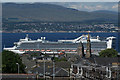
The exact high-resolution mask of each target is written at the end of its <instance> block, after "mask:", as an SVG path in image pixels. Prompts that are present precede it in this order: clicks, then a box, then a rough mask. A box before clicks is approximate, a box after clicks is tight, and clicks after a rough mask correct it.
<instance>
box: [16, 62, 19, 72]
mask: <svg viewBox="0 0 120 80" xmlns="http://www.w3.org/2000/svg"><path fill="white" fill-rule="evenodd" d="M16 64H17V65H18V74H19V63H16Z"/></svg>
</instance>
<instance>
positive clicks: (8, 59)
mask: <svg viewBox="0 0 120 80" xmlns="http://www.w3.org/2000/svg"><path fill="white" fill-rule="evenodd" d="M16 63H19V72H20V73H25V65H24V64H23V63H22V59H21V58H20V56H19V55H18V54H15V53H14V52H11V51H5V50H4V51H3V52H2V73H17V72H18V65H17V64H16Z"/></svg>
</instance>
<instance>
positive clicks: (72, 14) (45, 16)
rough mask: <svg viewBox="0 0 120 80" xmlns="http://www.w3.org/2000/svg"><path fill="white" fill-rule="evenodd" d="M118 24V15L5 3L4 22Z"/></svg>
mask: <svg viewBox="0 0 120 80" xmlns="http://www.w3.org/2000/svg"><path fill="white" fill-rule="evenodd" d="M9 21H15V22H24V21H27V22H36V21H37V22H39V21H52V22H117V14H111V13H110V12H102V13H101V11H100V12H99V11H98V12H97V13H96V12H85V11H78V10H75V9H71V8H66V7H62V6H59V5H54V4H44V3H34V4H28V3H25V4H16V3H3V22H9Z"/></svg>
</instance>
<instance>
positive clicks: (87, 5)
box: [51, 2, 118, 12]
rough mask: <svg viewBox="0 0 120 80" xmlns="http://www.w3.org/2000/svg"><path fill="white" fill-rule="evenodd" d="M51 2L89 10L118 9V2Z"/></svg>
mask: <svg viewBox="0 0 120 80" xmlns="http://www.w3.org/2000/svg"><path fill="white" fill-rule="evenodd" d="M51 4H57V5H62V6H64V7H68V8H73V9H77V10H80V11H89V12H91V11H96V10H109V11H118V2H56V3H55V2H53V3H51Z"/></svg>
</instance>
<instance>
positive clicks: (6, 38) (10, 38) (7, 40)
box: [2, 33, 120, 51]
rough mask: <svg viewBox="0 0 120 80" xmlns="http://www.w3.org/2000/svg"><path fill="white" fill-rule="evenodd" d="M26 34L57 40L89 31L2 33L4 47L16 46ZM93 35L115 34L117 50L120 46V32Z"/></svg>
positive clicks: (94, 34) (75, 36) (73, 37)
mask: <svg viewBox="0 0 120 80" xmlns="http://www.w3.org/2000/svg"><path fill="white" fill-rule="evenodd" d="M26 34H28V35H29V38H31V39H33V40H36V39H38V38H41V37H46V39H47V40H50V41H57V40H60V39H75V38H77V37H79V36H81V35H82V34H88V33H2V48H3V47H4V46H5V47H12V46H14V42H18V41H19V39H22V38H25V36H26ZM90 35H91V36H100V37H101V38H105V37H109V36H114V37H116V39H117V40H116V50H117V51H118V50H120V49H118V48H119V47H120V45H118V36H120V35H118V33H90Z"/></svg>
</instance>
